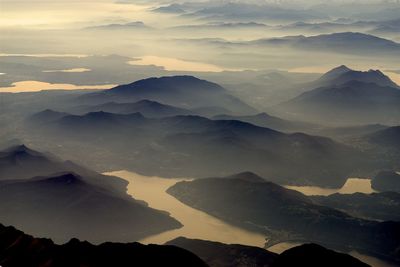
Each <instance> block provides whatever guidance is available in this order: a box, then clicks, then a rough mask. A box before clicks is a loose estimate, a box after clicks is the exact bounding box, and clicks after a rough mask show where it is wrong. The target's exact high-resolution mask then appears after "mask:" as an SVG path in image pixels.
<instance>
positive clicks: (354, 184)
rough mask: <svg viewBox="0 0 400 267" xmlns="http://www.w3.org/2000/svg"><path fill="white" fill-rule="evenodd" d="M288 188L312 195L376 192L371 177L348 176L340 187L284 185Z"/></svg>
mask: <svg viewBox="0 0 400 267" xmlns="http://www.w3.org/2000/svg"><path fill="white" fill-rule="evenodd" d="M285 187H286V188H288V189H292V190H296V191H299V192H301V193H303V194H304V195H307V196H313V195H319V196H328V195H332V194H335V193H340V194H353V193H365V194H371V193H373V192H376V191H375V190H373V189H372V187H371V179H361V178H349V179H347V181H346V183H345V184H344V185H343V187H342V188H337V189H331V188H322V187H318V186H285Z"/></svg>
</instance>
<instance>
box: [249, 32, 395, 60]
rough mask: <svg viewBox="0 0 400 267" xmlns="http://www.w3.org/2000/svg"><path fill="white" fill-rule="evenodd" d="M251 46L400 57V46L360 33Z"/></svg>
mask: <svg viewBox="0 0 400 267" xmlns="http://www.w3.org/2000/svg"><path fill="white" fill-rule="evenodd" d="M249 44H254V45H268V46H271V45H273V46H282V47H290V48H295V49H301V50H307V51H325V52H330V53H332V52H335V53H345V54H361V55H365V54H366V53H372V54H374V55H400V44H399V43H396V42H394V41H391V40H388V39H384V38H380V37H376V36H374V35H369V34H364V33H358V32H341V33H332V34H323V35H316V36H308V37H306V36H303V35H300V36H287V37H281V38H272V39H260V40H256V41H251V42H250V43H249Z"/></svg>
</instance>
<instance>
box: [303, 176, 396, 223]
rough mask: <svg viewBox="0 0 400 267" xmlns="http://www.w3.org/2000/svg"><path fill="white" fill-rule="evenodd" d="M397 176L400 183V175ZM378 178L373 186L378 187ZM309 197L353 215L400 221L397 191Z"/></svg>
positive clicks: (371, 218)
mask: <svg viewBox="0 0 400 267" xmlns="http://www.w3.org/2000/svg"><path fill="white" fill-rule="evenodd" d="M398 178H399V179H398V180H399V184H400V175H399V177H398ZM381 179H382V180H380V182H382V183H383V182H384V181H383V179H384V178H381ZM378 180H379V179H378ZM378 180H375V181H374V182H373V185H374V188H375V187H379V186H377V184H378V182H377V181H378ZM392 186H393V185H392ZM376 189H378V188H376ZM399 189H400V187H399ZM385 191H386V190H385ZM310 198H312V199H313V200H314V201H316V203H318V204H321V205H324V206H329V207H332V208H335V209H338V210H342V211H344V212H346V213H348V214H350V215H352V216H354V217H359V218H364V219H370V220H379V221H400V213H399V212H398V211H399V210H400V194H399V193H395V192H383V193H373V194H362V193H355V194H333V195H329V196H312V197H310Z"/></svg>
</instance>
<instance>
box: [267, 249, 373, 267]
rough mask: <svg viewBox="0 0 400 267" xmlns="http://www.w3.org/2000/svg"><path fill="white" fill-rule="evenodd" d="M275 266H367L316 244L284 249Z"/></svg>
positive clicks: (348, 256)
mask: <svg viewBox="0 0 400 267" xmlns="http://www.w3.org/2000/svg"><path fill="white" fill-rule="evenodd" d="M272 266H273V267H288V266H307V267H320V266H324V267H337V266H354V267H367V266H369V265H368V264H365V263H363V262H361V261H359V260H358V259H356V258H353V257H352V256H350V255H347V254H342V253H338V252H336V251H333V250H329V249H326V248H324V247H321V246H319V245H316V244H305V245H302V246H298V247H294V248H291V249H289V250H286V251H284V252H283V253H282V254H280V255H279V257H278V258H277V259H276V261H275V262H274V264H273V265H272Z"/></svg>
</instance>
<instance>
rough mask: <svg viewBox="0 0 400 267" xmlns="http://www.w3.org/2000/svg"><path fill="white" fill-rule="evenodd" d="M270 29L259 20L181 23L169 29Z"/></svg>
mask: <svg viewBox="0 0 400 267" xmlns="http://www.w3.org/2000/svg"><path fill="white" fill-rule="evenodd" d="M263 28H264V29H268V26H267V25H265V24H263V23H257V22H236V23H235V22H232V23H229V22H228V23H226V22H212V23H206V24H193V25H180V26H175V27H172V28H169V30H201V31H204V30H238V29H239V30H240V29H263Z"/></svg>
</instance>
